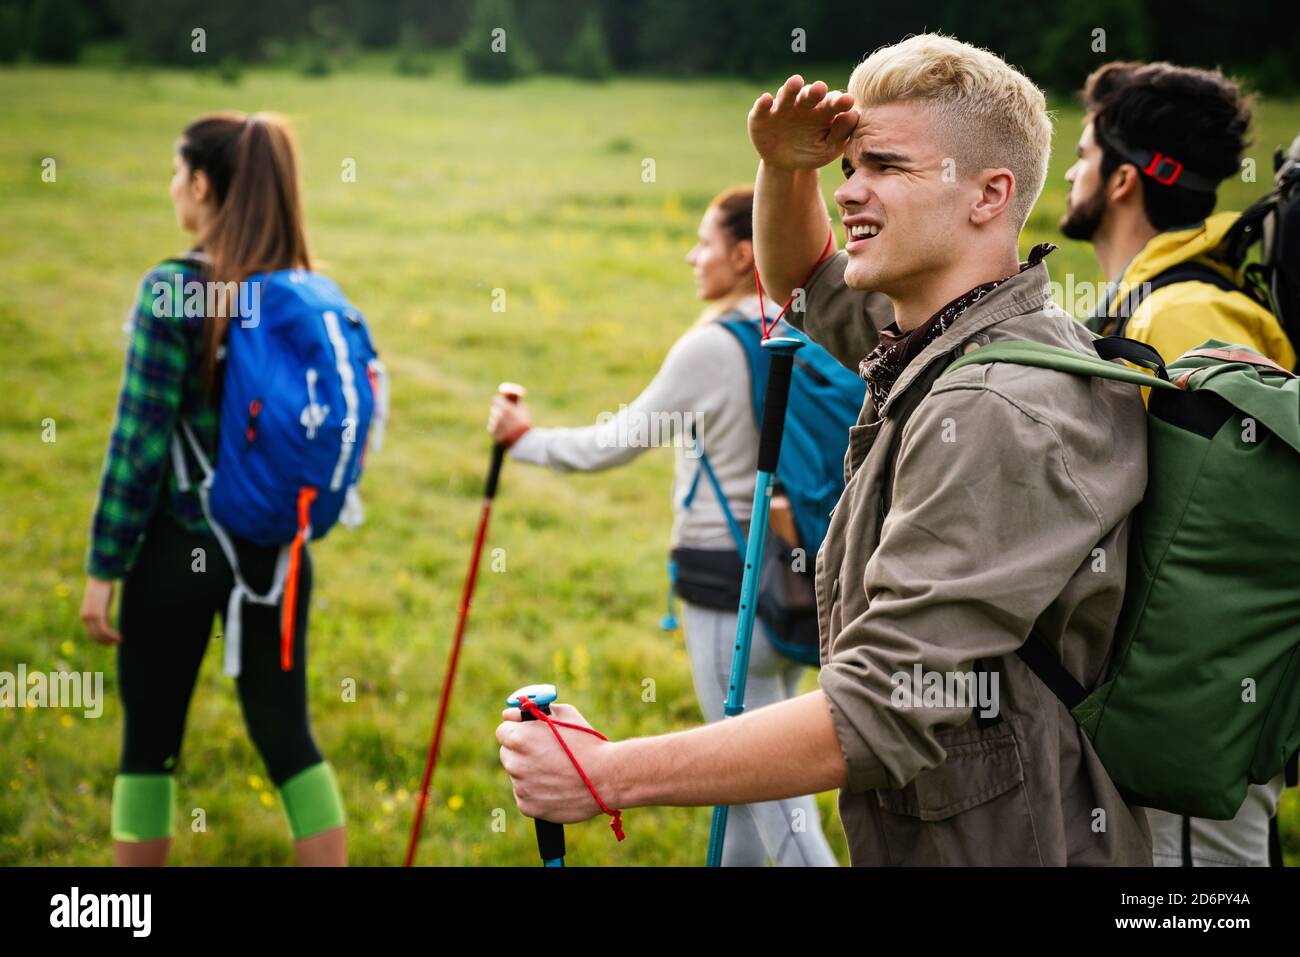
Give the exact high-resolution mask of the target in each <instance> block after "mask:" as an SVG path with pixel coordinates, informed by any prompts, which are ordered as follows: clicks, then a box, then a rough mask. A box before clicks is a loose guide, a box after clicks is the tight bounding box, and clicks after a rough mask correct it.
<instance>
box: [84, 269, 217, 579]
mask: <svg viewBox="0 0 1300 957" xmlns="http://www.w3.org/2000/svg"><path fill="white" fill-rule="evenodd" d="M177 276H179V277H180V282H181V283H182V288H183V286H184V284H185V283H187V282H190V281H202V277H201V276H200V275H199V274H198V273H197V272H195V271H194V269H193V268H192V267H190V266H187V265H184V264H182V263H179V262H175V261H167V262H164V263H162V264H160V265H159V266H157V267H155V268H154V269H153V270H151V271H150V272H149V273H148V275H146V276H145V277H144V281H143V282H142V283H141V284H140V293H139V296H138V297H137V300H136V305H135V309H134V312H133V314H132V316H131V320H130V336H131V340H130V346H129V348H128V351H127V357H126V373H125V375H124V376H123V380H122V392H121V395H120V396H119V398H118V402H117V420H116V422H115V423H114V425H113V434H112V437H111V438H110V439H109V443H108V454H107V456H106V458H105V462H104V474H103V478H102V479H101V482H100V487H99V502H98V504H97V505H96V507H95V517H94V521H93V524H92V526H91V537H90V549H89V554H88V556H87V561H86V567H87V570H88V571H89V573H90V574H91V575H93V576H95V577H96V578H105V579H117V578H122V577H124V576H125V575H126V573H127V572H128V571H130V569H131V566H132V564H133V563H134V562H135V557H136V554H137V552H138V551H139V547H140V539H141V536H142V535H143V534H144V531H145V528H146V527H147V526H148V524H149V521H150V519H151V518H152V517H153V515H154V511H155V509H157V508H158V507H160V506H161V507H162V508H164V509H165V510H166V511H167V513H168V514H170V515H172V516H173V517H175V518H176V519H177V520H178V521H179V522H180V524H181V526H182V527H184V528H185V529H187V530H188V531H191V532H196V533H201V534H206V533H208V524H207V522H206V521H205V520H204V518H203V510H202V507H201V506H200V505H199V499H198V495H197V493H196V492H195V491H194V490H193V488H191V490H190V491H187V492H182V491H180V489H179V488H178V487H177V483H176V475H175V473H174V470H173V469H172V463H171V454H170V446H171V437H172V434H173V433H174V432H175V431H176V429H177V427H178V419H179V418H180V417H184V419H185V420H186V421H187V422H189V424H190V427H191V428H192V429H193V430H194V434H195V436H196V437H197V438H198V441H199V444H200V445H201V446H203V449H204V452H205V454H207V456H208V459H209V461H213V460H215V457H216V446H217V420H218V404H214V403H213V402H210V401H209V400H208V399H207V397H206V396H205V394H204V391H203V379H202V375H203V373H202V359H203V335H202V332H203V317H202V316H185V315H184V309H183V308H181V306H182V305H183V303H184V299H183V298H182V299H180V300H179V301H178V300H177V299H176V297H175V295H174V292H175V281H176V277H177ZM157 284H165V285H166V286H167V287H168V292H167V293H165V294H164V293H163V292H162V291H161V290H160V289H159V288H157ZM164 296H165V297H166V298H164ZM169 303H170V304H171V306H172V308H171V309H170V310H168V309H167V308H166V307H167V306H168V304H169ZM155 305H157V306H158V311H159V312H161V313H162V315H161V316H159V315H156V314H155ZM187 464H188V467H189V469H190V473H191V477H192V478H194V479H195V480H196V481H197V480H198V478H199V473H198V468H197V466H196V465H195V464H194V460H193V454H192V453H191V454H190V455H189V456H188V457H187Z"/></svg>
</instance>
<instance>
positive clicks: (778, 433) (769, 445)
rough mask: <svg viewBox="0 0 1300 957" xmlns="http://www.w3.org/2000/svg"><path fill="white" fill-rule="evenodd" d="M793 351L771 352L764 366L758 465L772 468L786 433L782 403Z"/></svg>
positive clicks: (762, 469) (787, 391)
mask: <svg viewBox="0 0 1300 957" xmlns="http://www.w3.org/2000/svg"><path fill="white" fill-rule="evenodd" d="M793 368H794V355H793V354H792V353H780V352H774V353H772V355H771V359H770V360H769V365H768V367H767V393H766V394H765V395H764V397H763V430H762V432H760V433H759V436H758V469H759V471H760V472H775V471H776V463H777V460H778V459H780V457H781V437H782V436H783V435H784V434H785V405H786V402H787V401H788V400H789V398H790V373H791V370H792V369H793Z"/></svg>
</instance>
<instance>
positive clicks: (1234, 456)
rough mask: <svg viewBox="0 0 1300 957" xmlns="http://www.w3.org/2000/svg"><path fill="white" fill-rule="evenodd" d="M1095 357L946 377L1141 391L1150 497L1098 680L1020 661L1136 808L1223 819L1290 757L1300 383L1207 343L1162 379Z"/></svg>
mask: <svg viewBox="0 0 1300 957" xmlns="http://www.w3.org/2000/svg"><path fill="white" fill-rule="evenodd" d="M1095 345H1096V348H1097V351H1098V355H1097V356H1095V357H1094V356H1087V355H1083V354H1080V353H1076V352H1071V351H1069V350H1066V349H1059V348H1056V347H1053V346H1047V345H1040V344H1038V343H1031V342H998V343H992V344H989V345H986V346H983V347H981V348H979V349H975V350H973V351H972V352H970V353H968V354H966V355H963V356H961V357H960V358H958V359H956V360H955V361H954V362H953V363H952V364H951V365H949V366H948V368H947V369H946V370H945V371H946V372H952V371H955V370H956V369H959V368H961V367H962V366H968V365H974V364H976V363H986V362H1012V363H1016V364H1019V365H1030V366H1039V367H1042V368H1046V369H1056V370H1059V371H1061V372H1068V373H1073V374H1075V375H1086V376H1095V377H1098V378H1104V379H1118V380H1120V381H1124V382H1133V383H1136V384H1138V385H1143V386H1150V387H1151V396H1150V403H1149V407H1148V412H1147V423H1148V453H1147V454H1148V463H1149V470H1148V481H1147V489H1146V494H1145V497H1144V498H1143V500H1142V503H1141V505H1140V506H1139V507H1138V510H1137V513H1136V524H1135V527H1134V530H1133V535H1132V545H1131V551H1130V555H1129V565H1128V581H1127V588H1126V590H1125V595H1124V606H1123V611H1122V613H1121V616H1120V620H1119V625H1118V629H1117V631H1116V634H1115V644H1114V647H1113V649H1112V657H1111V665H1110V669H1109V672H1108V674H1107V677H1106V678H1105V680H1104V681H1103V682H1102V683H1101V684H1100V685H1099V686H1098V687H1096V688H1094V689H1092V690H1091V691H1088V690H1085V689H1084V688H1082V687H1081V686H1080V685H1079V683H1078V682H1077V681H1075V680H1074V678H1073V677H1072V676H1071V675H1070V674H1069V672H1067V671H1066V670H1065V667H1064V666H1063V665H1062V664H1061V662H1060V661H1059V659H1057V657H1056V656H1055V655H1054V654H1053V653H1052V652H1051V651H1050V650H1049V649H1048V647H1047V646H1046V645H1045V644H1043V643H1042V642H1040V641H1038V640H1037V639H1035V638H1034V637H1033V636H1032V635H1031V636H1030V638H1029V640H1028V641H1026V642H1025V644H1024V646H1023V648H1022V650H1021V652H1020V657H1021V658H1022V659H1023V660H1025V662H1026V664H1028V665H1029V667H1030V668H1032V669H1033V670H1034V672H1035V673H1036V674H1037V675H1038V676H1039V678H1041V679H1042V680H1043V682H1044V683H1045V684H1047V686H1048V687H1049V688H1051V690H1052V691H1053V693H1055V694H1056V695H1057V697H1059V698H1060V699H1061V700H1062V701H1063V702H1065V704H1066V706H1067V707H1068V708H1070V711H1071V713H1072V714H1073V715H1074V717H1075V719H1076V720H1077V721H1078V722H1079V724H1080V726H1081V727H1082V728H1083V730H1084V732H1085V733H1086V734H1087V735H1088V737H1089V738H1090V739H1091V740H1092V743H1093V746H1094V747H1095V748H1096V751H1097V754H1098V756H1099V757H1100V758H1101V761H1102V764H1103V765H1104V766H1105V768H1106V771H1107V772H1108V773H1109V774H1110V776H1111V779H1112V780H1113V781H1114V782H1115V785H1116V787H1118V788H1119V789H1120V791H1121V792H1123V793H1124V794H1125V796H1126V797H1127V798H1128V799H1129V800H1131V801H1132V802H1134V803H1136V804H1140V805H1143V806H1146V807H1153V808H1158V809H1160V810H1164V811H1169V812H1171V813H1174V814H1184V815H1188V816H1191V817H1202V818H1211V819H1215V820H1227V819H1229V818H1232V817H1233V816H1235V815H1236V813H1237V811H1238V809H1239V808H1240V807H1241V804H1242V801H1243V800H1244V798H1245V795H1246V788H1247V785H1248V784H1249V783H1256V784H1262V783H1264V782H1266V781H1269V780H1271V779H1272V778H1273V777H1275V776H1276V775H1277V774H1278V773H1279V772H1280V771H1281V770H1282V769H1283V767H1284V766H1285V765H1286V763H1287V760H1288V758H1289V757H1290V756H1291V755H1292V754H1294V753H1295V751H1296V749H1297V747H1298V746H1300V379H1297V378H1296V376H1295V375H1293V374H1292V373H1291V372H1288V371H1287V370H1285V369H1283V368H1282V367H1281V366H1278V365H1276V364H1274V363H1273V362H1271V361H1269V360H1268V359H1266V358H1264V357H1263V356H1260V355H1259V354H1257V353H1255V352H1253V351H1251V350H1249V349H1247V348H1245V347H1244V346H1235V345H1228V344H1225V343H1222V342H1218V341H1215V340H1210V341H1209V342H1207V343H1205V345H1203V346H1201V347H1200V348H1198V349H1194V350H1192V351H1191V352H1188V353H1186V354H1185V355H1183V356H1182V357H1181V358H1179V359H1178V360H1177V361H1175V362H1173V363H1171V364H1170V366H1169V368H1168V370H1167V371H1166V370H1165V367H1164V365H1163V363H1162V362H1161V360H1160V356H1159V354H1158V353H1156V352H1155V350H1154V349H1151V348H1150V347H1149V346H1146V345H1144V344H1142V343H1136V342H1133V341H1132V340H1128V339H1119V338H1116V337H1108V338H1105V339H1098V340H1097V342H1096V343H1095ZM1113 358H1125V359H1128V360H1130V361H1133V362H1137V363H1138V364H1140V365H1143V366H1146V367H1148V368H1150V369H1152V370H1153V371H1155V372H1156V378H1154V379H1153V378H1152V377H1151V376H1150V375H1147V374H1146V373H1145V372H1142V371H1139V370H1137V369H1133V368H1130V367H1128V366H1125V365H1122V364H1120V363H1117V362H1112V361H1107V360H1108V359H1113ZM1170 376H1172V377H1173V378H1172V381H1170Z"/></svg>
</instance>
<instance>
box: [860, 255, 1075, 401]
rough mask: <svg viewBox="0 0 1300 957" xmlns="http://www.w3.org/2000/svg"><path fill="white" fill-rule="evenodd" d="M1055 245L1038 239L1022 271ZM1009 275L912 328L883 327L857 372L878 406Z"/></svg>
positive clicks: (1037, 262) (983, 285)
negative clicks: (924, 354) (917, 361)
mask: <svg viewBox="0 0 1300 957" xmlns="http://www.w3.org/2000/svg"><path fill="white" fill-rule="evenodd" d="M1054 249H1056V246H1055V245H1054V244H1052V243H1039V244H1038V245H1037V246H1035V247H1034V248H1033V249H1032V250H1030V252H1029V260H1028V261H1027V262H1023V263H1021V264H1020V270H1019V271H1020V272H1024V271H1025V270H1026V269H1030V268H1032V267H1034V266H1037V265H1038V264H1039V263H1040V262H1042V261H1043V257H1045V256H1046V255H1047V254H1048V253H1050V252H1052V250H1054ZM1010 278H1011V277H1010V276H1006V277H1004V278H1002V279H995V280H994V281H992V282H986V283H983V284H981V285H978V286H976V287H975V288H974V289H971V290H969V291H967V292H965V293H963V294H962V295H960V296H958V297H957V298H956V299H954V300H953V301H952V302H950V303H948V305H946V306H944V307H943V308H942V309H940V310H939V311H938V312H936V313H935V314H934V315H933V316H931V317H930V318H929V319H927V320H926V321H925V322H923V323H921V325H919V326H917V327H916V328H915V329H912V330H911V331H910V332H901V331H900V330H899V328H898V323H897V322H892V323H890V324H889V326H888V327H887V328H886V329H883V330H881V333H880V343H879V345H877V346H876V348H874V349H872V350H871V354H870V355H868V356H867V357H866V358H865V359H863V360H862V362H861V363H859V365H858V372H859V373H860V374H861V376H862V378H863V379H865V380H866V381H867V392H869V393H870V394H871V400H872V401H873V402H874V403H875V406H876V408H877V409H880V408H883V407H884V404H885V400H887V399H888V398H889V390H890V389H892V388H893V387H894V383H895V382H897V381H898V377H899V376H900V375H902V374H903V370H904V369H906V368H907V366H908V363H910V362H911V361H912V360H913V359H915V358H916V357H917V356H919V355H920V354H921V352H922V351H924V349H925V347H926V346H928V345H929V344H930V343H932V342H934V340H935V339H938V338H939V337H940V336H941V335H943V334H944V333H945V332H946V331H947V330H948V329H949V328H950V327H951V326H952V324H953V322H955V321H956V320H957V318H958V317H959V316H960V315H961V314H962V313H964V312H965V311H966V310H967V309H969V308H970V307H971V306H973V305H975V303H977V302H979V301H980V300H981V299H983V298H984V297H985V296H987V295H988V294H989V293H991V292H992V291H993V290H994V289H996V288H998V286H1000V285H1002V284H1003V283H1004V282H1006V281H1007V280H1008V279H1010Z"/></svg>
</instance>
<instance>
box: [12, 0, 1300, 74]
mask: <svg viewBox="0 0 1300 957" xmlns="http://www.w3.org/2000/svg"><path fill="white" fill-rule="evenodd" d="M1295 19H1296V18H1295V4H1294V0H1256V2H1253V3H1249V4H1242V5H1240V6H1238V5H1236V4H1225V3H1223V2H1222V0H1086V2H1074V3H1071V2H1068V0H1067V2H1066V3H1063V4H1057V3H1028V2H1012V0H1006V2H1000V3H999V2H995V3H983V4H977V3H971V2H969V0H909V2H908V3H906V4H902V3H886V2H881V0H332V2H322V0H209V2H200V0H0V61H8V62H13V61H16V60H22V59H30V60H35V61H41V62H75V61H77V59H78V58H79V57H80V56H81V55H82V53H83V50H84V48H85V47H86V45H87V44H91V43H97V42H103V43H106V44H109V45H114V46H116V48H118V49H119V50H120V54H119V55H120V58H121V60H122V62H123V63H124V64H125V65H129V66H210V65H212V64H214V63H225V64H235V65H242V64H251V63H258V62H265V61H278V60H283V59H285V58H286V57H291V58H296V62H298V63H299V64H300V66H301V67H302V69H303V70H304V72H308V73H311V72H321V73H324V72H329V71H330V70H331V69H332V68H334V67H335V66H336V65H342V64H344V63H346V61H347V59H348V58H349V57H350V56H352V55H355V54H356V53H358V52H360V51H364V50H393V51H395V52H396V54H397V56H396V58H395V64H396V68H397V69H398V70H399V71H400V72H409V73H421V72H427V61H426V60H425V59H424V58H425V57H426V56H427V54H428V53H429V52H430V51H435V50H459V52H460V57H461V60H462V63H463V65H464V68H465V71H466V73H467V74H468V75H469V76H470V77H471V78H474V79H482V80H499V81H505V80H510V79H513V78H515V77H518V76H523V75H526V74H528V73H532V72H535V71H542V72H548V73H560V74H569V75H574V76H579V77H584V78H588V79H595V80H599V79H603V78H606V77H609V76H612V75H614V74H624V73H632V74H635V73H641V74H654V75H669V76H704V75H720V76H738V77H758V76H763V77H772V76H776V75H780V74H785V73H788V72H797V71H804V70H808V69H809V68H810V66H812V67H816V68H821V69H825V67H826V65H827V64H843V65H844V68H845V69H844V73H845V75H846V76H847V72H848V67H849V66H851V65H852V64H853V63H854V62H856V61H857V60H858V59H860V58H861V57H862V56H863V55H865V54H866V53H869V52H870V51H871V50H873V49H875V48H876V47H877V46H880V45H883V44H886V43H891V42H894V41H896V40H898V39H900V38H902V37H904V36H906V35H907V34H909V33H916V32H921V31H923V30H941V31H943V32H945V33H949V34H952V35H955V36H957V37H959V38H961V39H963V40H965V41H967V42H970V43H976V44H979V45H980V46H985V47H988V48H989V49H991V50H993V51H994V52H996V53H998V54H1000V55H1001V56H1003V57H1004V58H1005V59H1007V60H1008V61H1010V62H1012V63H1014V64H1016V65H1017V66H1019V67H1021V68H1022V69H1024V70H1025V71H1026V72H1028V73H1029V74H1030V75H1031V76H1032V77H1034V79H1035V80H1036V81H1037V82H1038V83H1040V84H1041V85H1043V86H1045V87H1047V88H1048V89H1050V90H1052V91H1053V92H1056V93H1067V92H1069V91H1071V90H1073V89H1075V88H1076V87H1077V86H1078V85H1079V83H1080V81H1081V79H1082V77H1083V76H1084V75H1086V73H1087V72H1088V71H1089V70H1090V69H1091V68H1092V67H1094V66H1096V65H1097V64H1098V63H1100V62H1105V61H1106V60H1111V59H1164V60H1172V61H1174V62H1177V63H1183V64H1188V65H1193V66H1206V67H1214V66H1219V67H1222V68H1223V69H1224V70H1225V71H1226V72H1229V73H1231V74H1233V75H1235V76H1239V77H1243V78H1245V79H1247V80H1248V81H1250V83H1251V84H1252V85H1253V86H1254V87H1255V88H1256V89H1259V90H1261V91H1262V92H1264V93H1269V94H1288V93H1295V92H1298V91H1300V30H1298V29H1296V26H1295ZM195 29H201V30H202V31H203V41H202V44H201V45H202V47H203V49H202V51H201V52H202V56H201V57H200V56H196V52H197V51H196V50H195V46H196V41H195V36H194V34H193V31H194V30H195Z"/></svg>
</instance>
